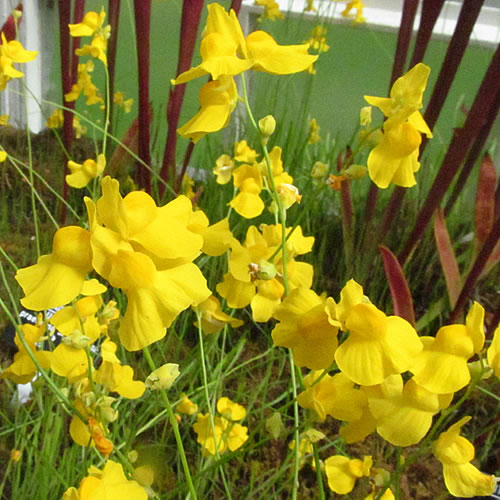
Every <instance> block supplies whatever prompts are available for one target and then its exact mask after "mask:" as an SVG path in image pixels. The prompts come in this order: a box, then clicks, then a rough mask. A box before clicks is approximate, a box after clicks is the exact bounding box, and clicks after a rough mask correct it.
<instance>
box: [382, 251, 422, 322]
mask: <svg viewBox="0 0 500 500" xmlns="http://www.w3.org/2000/svg"><path fill="white" fill-rule="evenodd" d="M378 248H379V250H380V254H381V255H382V261H383V263H384V271H385V275H386V277H387V281H388V282H389V288H390V290H391V295H392V303H393V305H394V314H395V315H396V316H400V317H401V318H404V319H405V320H406V321H408V322H409V323H410V324H411V325H413V326H415V311H414V310H413V299H412V296H411V292H410V288H409V287H408V283H407V281H406V278H405V275H404V272H403V268H402V267H401V264H400V263H399V261H398V259H397V257H396V256H395V255H394V254H393V253H392V252H391V251H390V250H389V249H388V248H387V247H386V246H384V245H379V247H378Z"/></svg>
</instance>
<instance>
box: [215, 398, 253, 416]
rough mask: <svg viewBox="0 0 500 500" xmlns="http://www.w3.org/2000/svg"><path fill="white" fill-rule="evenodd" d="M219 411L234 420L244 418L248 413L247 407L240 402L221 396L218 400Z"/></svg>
mask: <svg viewBox="0 0 500 500" xmlns="http://www.w3.org/2000/svg"><path fill="white" fill-rule="evenodd" d="M217 411H218V412H219V413H220V414H221V415H222V416H223V417H224V418H225V419H226V420H230V421H231V422H233V421H238V420H243V419H244V418H245V416H246V414H247V411H246V410H245V408H244V407H243V406H241V405H239V404H238V403H234V402H233V401H231V400H230V399H229V398H227V397H225V396H224V397H222V398H219V401H217Z"/></svg>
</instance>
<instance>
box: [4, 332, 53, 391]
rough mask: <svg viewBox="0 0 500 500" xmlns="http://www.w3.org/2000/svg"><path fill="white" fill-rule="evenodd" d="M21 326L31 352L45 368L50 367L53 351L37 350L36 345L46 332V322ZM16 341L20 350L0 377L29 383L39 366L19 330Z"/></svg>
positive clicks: (20, 382) (15, 381) (18, 382)
mask: <svg viewBox="0 0 500 500" xmlns="http://www.w3.org/2000/svg"><path fill="white" fill-rule="evenodd" d="M19 328H20V329H21V330H22V333H23V335H24V339H25V340H26V343H27V344H28V347H29V348H30V350H31V352H32V353H33V354H34V355H35V358H36V359H37V361H38V362H39V363H40V366H41V367H42V368H44V369H47V368H49V366H50V360H51V357H52V353H51V352H48V351H43V350H37V347H36V346H37V344H38V343H39V342H40V339H41V337H42V336H43V334H44V333H45V324H43V323H40V324H36V325H30V324H26V325H21V326H19ZM14 342H15V344H16V346H17V349H18V351H17V352H16V354H14V361H13V362H12V363H11V364H10V365H9V366H8V367H7V368H6V369H5V370H3V371H2V372H1V373H0V378H6V379H9V380H12V381H13V382H14V383H16V384H27V383H28V382H29V381H30V380H32V379H33V377H34V376H35V375H36V372H37V367H36V365H35V363H34V362H33V360H32V359H31V356H30V355H29V354H28V351H27V350H26V349H25V347H24V345H23V343H22V342H21V339H20V338H19V334H18V333H17V332H16V336H15V338H14Z"/></svg>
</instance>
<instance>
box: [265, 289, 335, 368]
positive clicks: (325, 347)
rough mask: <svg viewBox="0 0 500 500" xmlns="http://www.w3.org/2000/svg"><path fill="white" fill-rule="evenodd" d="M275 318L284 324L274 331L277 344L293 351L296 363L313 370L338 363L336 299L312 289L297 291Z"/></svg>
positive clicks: (278, 309) (280, 306)
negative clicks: (321, 295)
mask: <svg viewBox="0 0 500 500" xmlns="http://www.w3.org/2000/svg"><path fill="white" fill-rule="evenodd" d="M273 316H274V317H275V318H276V319H277V320H279V321H280V323H279V324H278V325H276V326H275V327H274V330H273V331H272V338H273V342H274V345H276V346H283V347H288V348H290V349H292V352H293V358H294V363H295V364H296V365H297V366H305V367H307V368H309V369H310V370H321V369H326V368H328V367H329V366H330V365H331V364H332V363H333V360H334V357H335V350H336V348H337V333H338V330H339V326H340V323H339V322H338V321H336V319H335V302H334V301H333V299H332V298H331V297H330V298H328V299H327V298H326V297H319V296H318V295H316V293H315V292H313V291H312V290H310V289H306V288H296V289H295V290H292V291H291V292H290V295H288V297H286V298H285V300H284V301H283V302H282V303H281V305H279V306H278V307H277V308H276V310H275V311H274V313H273Z"/></svg>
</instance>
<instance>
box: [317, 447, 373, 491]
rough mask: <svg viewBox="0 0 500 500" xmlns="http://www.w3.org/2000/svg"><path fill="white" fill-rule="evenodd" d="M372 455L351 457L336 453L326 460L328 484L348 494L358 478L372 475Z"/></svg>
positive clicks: (334, 489) (333, 489)
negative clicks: (361, 457) (360, 457)
mask: <svg viewBox="0 0 500 500" xmlns="http://www.w3.org/2000/svg"><path fill="white" fill-rule="evenodd" d="M371 467H372V457H370V456H365V457H364V458H363V460H360V459H359V458H353V459H350V458H348V457H345V456H343V455H334V456H332V457H329V458H327V459H326V460H325V473H326V477H327V478H328V486H329V487H330V489H331V490H332V491H334V492H335V493H339V494H341V495H346V494H347V493H349V492H351V491H352V489H353V488H354V485H355V484H356V480H357V479H359V478H361V477H363V476H369V475H370V469H371Z"/></svg>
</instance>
